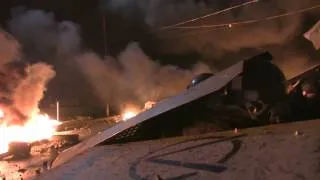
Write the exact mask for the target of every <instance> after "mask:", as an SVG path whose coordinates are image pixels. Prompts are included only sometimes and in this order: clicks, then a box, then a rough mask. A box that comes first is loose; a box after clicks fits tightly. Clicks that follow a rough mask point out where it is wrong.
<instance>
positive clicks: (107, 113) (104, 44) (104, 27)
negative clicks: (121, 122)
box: [101, 3, 110, 117]
mask: <svg viewBox="0 0 320 180" xmlns="http://www.w3.org/2000/svg"><path fill="white" fill-rule="evenodd" d="M101 8H102V9H101V12H102V30H103V32H102V35H103V56H104V58H105V57H106V56H107V34H106V32H107V24H106V14H105V9H104V6H103V3H101ZM106 115H107V117H109V116H110V105H109V103H107V104H106Z"/></svg>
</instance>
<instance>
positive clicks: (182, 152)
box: [38, 120, 320, 180]
mask: <svg viewBox="0 0 320 180" xmlns="http://www.w3.org/2000/svg"><path fill="white" fill-rule="evenodd" d="M106 178H108V179H222V180H223V179H226V180H229V179H239V180H240V179H247V180H251V179H252V180H257V179H259V180H263V179H270V180H271V179H282V180H289V179H290V180H291V179H297V180H298V179H308V180H309V179H310V180H318V179H320V120H312V121H304V122H295V123H288V124H279V125H269V126H263V127H256V128H249V129H240V130H239V131H238V132H235V131H224V132H217V133H208V134H203V135H198V136H188V137H177V138H170V139H159V140H151V141H144V142H133V143H126V144H118V145H104V146H97V147H94V148H92V149H90V150H88V151H87V152H86V153H84V154H82V155H79V156H77V157H75V158H73V160H71V161H70V162H68V163H66V164H64V165H62V166H60V167H57V168H56V169H52V170H50V171H49V172H47V173H45V174H42V175H40V176H39V177H38V179H44V180H51V179H52V180H53V179H68V180H72V179H77V180H78V179H97V180H99V179H106Z"/></svg>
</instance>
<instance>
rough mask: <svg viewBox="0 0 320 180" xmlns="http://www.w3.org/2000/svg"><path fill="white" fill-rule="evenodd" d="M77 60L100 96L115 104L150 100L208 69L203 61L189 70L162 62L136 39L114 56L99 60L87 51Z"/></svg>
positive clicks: (178, 89)
mask: <svg viewBox="0 0 320 180" xmlns="http://www.w3.org/2000/svg"><path fill="white" fill-rule="evenodd" d="M76 61H77V65H78V66H79V68H80V69H81V70H82V71H83V73H85V74H86V77H87V78H88V80H89V81H90V82H91V84H92V86H93V87H94V88H95V90H96V93H97V95H98V96H99V97H100V99H103V100H104V101H105V102H110V103H112V104H116V105H118V107H121V106H123V105H125V103H128V102H130V103H133V104H136V105H139V106H141V105H143V104H144V103H145V102H147V101H150V100H151V101H158V100H161V99H163V98H166V97H169V96H173V95H176V94H177V93H179V92H181V91H182V90H183V89H185V88H186V86H187V85H188V83H189V82H190V81H191V79H192V77H193V76H194V75H196V74H199V73H203V72H210V71H211V70H210V68H209V67H208V66H206V65H204V64H202V63H198V64H196V65H195V66H194V68H193V69H192V70H183V69H180V68H178V67H176V66H172V65H167V66H162V65H160V64H158V63H157V62H156V61H152V60H150V59H149V57H147V56H146V55H145V54H144V52H143V51H142V50H141V49H140V47H139V44H138V43H130V44H129V45H128V46H127V48H126V49H125V50H124V51H123V52H122V53H121V54H120V55H119V56H118V57H117V59H114V58H112V57H107V58H106V59H105V60H101V59H99V58H98V57H97V56H96V55H95V54H94V53H86V54H84V55H80V56H78V57H77V58H76Z"/></svg>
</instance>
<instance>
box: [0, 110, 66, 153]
mask: <svg viewBox="0 0 320 180" xmlns="http://www.w3.org/2000/svg"><path fill="white" fill-rule="evenodd" d="M0 116H2V117H3V116H4V112H3V111H2V110H0ZM59 124H61V123H60V122H59V121H57V120H53V119H50V118H49V116H48V115H44V114H37V115H35V116H34V117H32V118H31V119H30V120H29V121H28V122H27V123H26V124H24V125H23V126H21V125H13V126H7V125H6V124H0V154H3V153H6V152H8V150H9V144H10V143H11V142H26V143H32V142H35V141H40V140H45V139H50V138H51V137H52V136H53V134H54V133H55V132H56V127H57V126H58V125H59Z"/></svg>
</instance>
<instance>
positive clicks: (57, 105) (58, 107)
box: [56, 100, 60, 121]
mask: <svg viewBox="0 0 320 180" xmlns="http://www.w3.org/2000/svg"><path fill="white" fill-rule="evenodd" d="M56 107H57V120H58V121H59V116H60V115H59V113H60V112H59V111H60V104H59V101H58V100H57V102H56Z"/></svg>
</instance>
